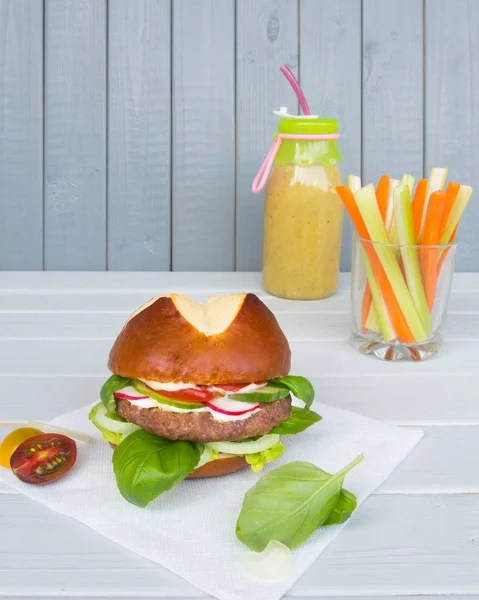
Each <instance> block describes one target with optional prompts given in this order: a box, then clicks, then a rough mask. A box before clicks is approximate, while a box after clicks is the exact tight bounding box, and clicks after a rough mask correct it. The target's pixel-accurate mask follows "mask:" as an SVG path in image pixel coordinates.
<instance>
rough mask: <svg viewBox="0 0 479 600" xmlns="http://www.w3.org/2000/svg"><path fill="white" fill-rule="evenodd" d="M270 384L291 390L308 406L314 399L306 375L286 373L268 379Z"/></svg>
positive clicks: (312, 389)
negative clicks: (284, 375) (282, 375)
mask: <svg viewBox="0 0 479 600" xmlns="http://www.w3.org/2000/svg"><path fill="white" fill-rule="evenodd" d="M268 383H270V384H271V385H274V386H276V387H282V388H285V389H287V390H289V391H290V392H292V393H293V394H294V395H295V396H296V398H298V400H302V401H303V402H304V403H305V404H306V406H307V407H308V408H309V407H311V404H312V403H313V400H314V388H313V385H312V383H311V382H310V381H309V379H306V377H300V376H297V375H286V377H276V378H275V379H270V380H269V382H268Z"/></svg>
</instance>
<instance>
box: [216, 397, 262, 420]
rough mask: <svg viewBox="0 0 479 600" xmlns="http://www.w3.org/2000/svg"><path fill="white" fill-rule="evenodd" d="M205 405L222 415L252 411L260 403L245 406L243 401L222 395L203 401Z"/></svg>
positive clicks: (234, 414) (237, 414) (244, 413)
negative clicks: (221, 396)
mask: <svg viewBox="0 0 479 600" xmlns="http://www.w3.org/2000/svg"><path fill="white" fill-rule="evenodd" d="M205 404H206V406H207V407H208V408H209V409H211V410H213V411H215V412H218V413H221V414H223V415H231V416H238V417H239V416H240V415H246V414H247V413H250V412H253V411H255V410H256V409H258V408H259V407H260V406H261V404H253V405H250V406H246V407H245V403H244V402H238V401H237V400H231V398H228V397H223V398H216V399H215V400H212V401H211V402H205Z"/></svg>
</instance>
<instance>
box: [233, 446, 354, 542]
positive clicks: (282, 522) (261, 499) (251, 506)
mask: <svg viewBox="0 0 479 600" xmlns="http://www.w3.org/2000/svg"><path fill="white" fill-rule="evenodd" d="M362 459H363V455H361V456H358V458H357V459H356V460H354V461H353V462H352V463H350V464H349V465H347V466H346V467H344V469H342V470H341V471H339V472H338V473H336V474H335V475H331V474H330V473H326V471H323V470H322V469H320V468H318V467H316V466H315V465H313V464H311V463H307V462H302V461H295V462H291V463H288V464H287V465H283V466H282V467H278V468H277V469H273V470H272V471H270V472H269V473H266V475H264V476H263V477H262V478H261V479H260V480H259V481H258V483H256V485H254V486H253V487H252V488H250V489H249V490H248V491H247V492H246V495H245V497H244V501H243V506H242V508H241V512H240V515H239V517H238V521H237V523H236V535H237V537H238V538H239V539H240V540H241V541H242V542H244V543H245V544H246V545H247V546H248V548H251V550H255V551H256V552H262V551H263V550H264V549H265V548H266V546H267V545H268V543H269V542H270V541H271V540H277V541H278V542H281V543H283V544H285V545H286V546H288V547H289V548H291V549H293V548H296V547H298V546H299V545H300V544H302V543H303V542H305V541H306V540H307V539H308V538H309V537H310V536H311V534H312V533H314V531H316V529H317V528H318V527H320V526H321V525H322V524H323V523H325V522H326V521H327V519H328V517H329V515H330V514H331V512H332V511H333V509H334V507H335V506H336V504H337V502H338V500H339V497H340V492H341V486H342V484H343V481H344V477H345V475H346V473H347V472H348V471H350V470H351V469H352V468H353V467H355V466H356V465H357V464H358V463H359V462H361V461H362Z"/></svg>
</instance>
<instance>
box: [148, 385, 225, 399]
mask: <svg viewBox="0 0 479 600" xmlns="http://www.w3.org/2000/svg"><path fill="white" fill-rule="evenodd" d="M154 391H155V392H156V393H157V394H160V395H161V396H165V398H176V399H177V400H183V401H184V402H209V401H210V400H214V399H215V398H217V397H218V396H219V395H220V394H219V393H218V392H216V391H214V390H209V389H208V387H207V386H205V388H204V389H203V388H202V389H200V390H197V389H195V388H186V389H184V390H178V391H177V392H169V391H166V390H154Z"/></svg>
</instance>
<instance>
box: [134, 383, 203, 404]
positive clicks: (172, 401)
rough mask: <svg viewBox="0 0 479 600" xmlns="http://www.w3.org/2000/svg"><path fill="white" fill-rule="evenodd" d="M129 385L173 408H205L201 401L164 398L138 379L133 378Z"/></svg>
mask: <svg viewBox="0 0 479 600" xmlns="http://www.w3.org/2000/svg"><path fill="white" fill-rule="evenodd" d="M131 386H132V387H133V389H134V390H136V391H137V392H138V393H139V394H144V395H145V396H149V397H150V398H152V399H153V400H156V401H157V402H158V403H159V404H166V405H167V406H173V407H174V408H184V409H185V410H195V409H197V408H205V405H204V404H203V403H202V402H185V401H184V400H178V398H166V397H165V396H162V395H161V394H159V393H158V392H155V391H154V390H152V389H151V388H149V387H147V386H146V385H144V384H142V383H141V381H139V380H138V379H134V380H133V381H132V382H131Z"/></svg>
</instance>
